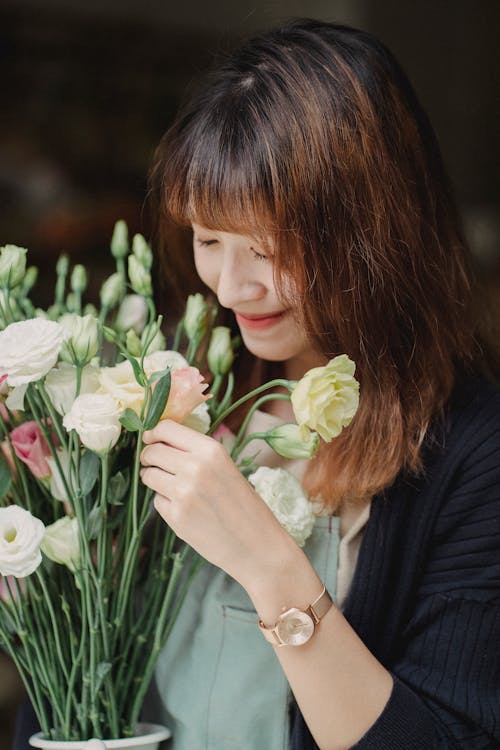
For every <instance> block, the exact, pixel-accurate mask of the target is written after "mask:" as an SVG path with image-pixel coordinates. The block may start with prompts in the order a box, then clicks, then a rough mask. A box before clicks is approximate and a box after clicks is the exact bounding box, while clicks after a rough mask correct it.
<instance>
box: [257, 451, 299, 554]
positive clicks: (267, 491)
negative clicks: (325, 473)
mask: <svg viewBox="0 0 500 750" xmlns="http://www.w3.org/2000/svg"><path fill="white" fill-rule="evenodd" d="M248 481H249V482H250V484H251V485H252V486H253V487H254V488H255V490H256V492H258V493H259V495H260V496H261V497H262V499H263V500H264V502H265V503H267V505H268V506H269V507H270V509H271V510H272V512H273V513H274V515H275V516H276V518H277V519H278V521H279V522H280V524H281V525H282V526H283V528H284V529H286V531H288V533H289V534H290V536H291V537H292V538H293V539H295V541H296V542H297V544H298V545H299V547H303V546H304V544H305V542H306V539H307V538H308V537H309V536H310V534H311V532H312V529H313V526H314V513H313V509H312V506H311V503H310V502H309V501H308V499H307V497H306V496H305V494H304V491H303V489H302V486H301V484H300V482H299V481H298V479H296V478H295V477H294V476H292V474H290V472H288V471H286V470H285V469H281V468H277V469H270V468H269V467H268V466H260V467H259V468H258V469H257V471H255V472H254V473H253V474H251V475H250V476H249V477H248Z"/></svg>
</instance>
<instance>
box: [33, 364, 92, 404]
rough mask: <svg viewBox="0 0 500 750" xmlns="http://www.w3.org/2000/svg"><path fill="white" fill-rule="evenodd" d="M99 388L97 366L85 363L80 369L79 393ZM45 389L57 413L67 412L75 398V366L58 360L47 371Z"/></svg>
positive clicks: (90, 391)
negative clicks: (55, 364)
mask: <svg viewBox="0 0 500 750" xmlns="http://www.w3.org/2000/svg"><path fill="white" fill-rule="evenodd" d="M98 388H99V368H98V367H93V366H92V365H87V366H86V367H84V368H83V370H82V380H81V384H80V393H79V395H83V394H84V393H95V392H96V391H97V389H98ZM45 389H46V391H47V393H48V394H49V398H50V400H51V401H52V404H53V405H54V408H55V409H56V411H57V412H59V414H62V415H64V414H67V413H68V412H69V410H70V409H71V405H72V403H73V401H74V400H75V398H76V367H74V366H73V365H69V364H68V363H67V362H60V363H59V365H58V366H57V367H54V368H53V369H52V370H50V372H48V373H47V376H46V378H45Z"/></svg>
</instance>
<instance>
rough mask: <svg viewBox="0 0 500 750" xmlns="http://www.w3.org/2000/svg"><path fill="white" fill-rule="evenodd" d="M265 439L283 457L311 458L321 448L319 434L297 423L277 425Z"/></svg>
mask: <svg viewBox="0 0 500 750" xmlns="http://www.w3.org/2000/svg"><path fill="white" fill-rule="evenodd" d="M264 440H265V441H266V443H267V444H268V445H270V446H271V448H272V449H273V451H274V452H275V453H277V454H278V456H283V458H311V456H313V455H314V454H315V453H316V451H317V450H318V448H319V435H318V434H317V433H316V432H311V431H310V430H308V429H307V427H299V426H298V425H296V424H282V425H280V426H279V427H275V428H274V429H273V430H271V431H270V432H268V433H267V435H266V436H265V437H264Z"/></svg>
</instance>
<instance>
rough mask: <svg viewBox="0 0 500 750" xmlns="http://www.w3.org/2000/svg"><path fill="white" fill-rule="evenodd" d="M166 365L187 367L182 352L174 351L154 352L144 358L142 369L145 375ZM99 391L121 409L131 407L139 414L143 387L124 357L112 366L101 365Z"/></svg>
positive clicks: (175, 368) (163, 368)
mask: <svg viewBox="0 0 500 750" xmlns="http://www.w3.org/2000/svg"><path fill="white" fill-rule="evenodd" d="M167 367H170V368H171V369H172V370H178V369H180V368H182V367H187V361H186V360H185V359H184V357H183V356H182V354H179V353H178V352H174V351H165V352H154V353H153V354H150V355H148V356H147V357H145V358H144V370H145V372H146V375H147V377H150V376H151V375H152V374H153V373H154V372H161V371H162V370H165V369H166V368H167ZM99 382H100V388H99V392H100V393H108V394H109V395H110V396H112V397H113V398H114V399H115V401H116V403H117V404H118V406H119V408H120V410H121V411H124V410H125V409H133V410H134V411H135V412H136V413H137V414H140V412H141V408H142V404H143V401H144V393H145V391H144V388H143V387H142V386H141V385H139V383H138V382H137V380H136V379H135V375H134V371H133V369H132V365H131V364H130V362H129V361H128V359H126V360H125V361H124V362H120V364H119V365H115V366H114V367H103V368H102V369H101V372H100V375H99Z"/></svg>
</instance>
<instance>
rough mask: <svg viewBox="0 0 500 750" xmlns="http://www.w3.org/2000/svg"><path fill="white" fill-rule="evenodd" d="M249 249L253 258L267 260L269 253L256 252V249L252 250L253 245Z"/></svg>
mask: <svg viewBox="0 0 500 750" xmlns="http://www.w3.org/2000/svg"><path fill="white" fill-rule="evenodd" d="M249 249H250V252H251V253H252V255H253V257H254V258H255V260H269V255H265V254H264V253H258V252H257V250H254V248H253V247H251V248H249Z"/></svg>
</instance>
